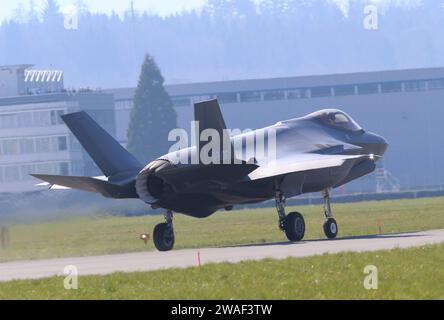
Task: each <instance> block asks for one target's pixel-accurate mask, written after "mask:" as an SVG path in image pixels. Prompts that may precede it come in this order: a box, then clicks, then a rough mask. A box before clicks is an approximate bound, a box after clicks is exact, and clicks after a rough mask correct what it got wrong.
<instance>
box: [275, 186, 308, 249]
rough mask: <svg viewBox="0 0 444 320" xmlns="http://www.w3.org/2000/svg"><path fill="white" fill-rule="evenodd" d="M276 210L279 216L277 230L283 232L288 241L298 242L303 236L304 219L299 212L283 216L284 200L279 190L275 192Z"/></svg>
mask: <svg viewBox="0 0 444 320" xmlns="http://www.w3.org/2000/svg"><path fill="white" fill-rule="evenodd" d="M275 201H276V210H277V212H278V215H279V228H280V229H281V230H282V231H284V232H285V235H286V236H287V238H288V240H290V241H300V240H302V238H304V234H305V221H304V217H303V216H302V215H301V214H300V213H299V212H291V213H289V214H288V215H286V214H285V198H284V195H283V194H282V192H281V191H280V190H279V188H276V190H275Z"/></svg>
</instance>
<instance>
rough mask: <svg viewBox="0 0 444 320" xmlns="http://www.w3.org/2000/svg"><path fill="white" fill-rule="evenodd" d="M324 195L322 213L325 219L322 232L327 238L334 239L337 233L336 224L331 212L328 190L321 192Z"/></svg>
mask: <svg viewBox="0 0 444 320" xmlns="http://www.w3.org/2000/svg"><path fill="white" fill-rule="evenodd" d="M322 195H323V197H324V215H325V219H326V221H325V222H324V233H325V235H326V237H327V238H328V239H334V238H336V236H337V235H338V224H337V223H336V220H335V219H334V218H333V212H332V210H331V205H330V190H329V189H325V190H324V191H323V193H322Z"/></svg>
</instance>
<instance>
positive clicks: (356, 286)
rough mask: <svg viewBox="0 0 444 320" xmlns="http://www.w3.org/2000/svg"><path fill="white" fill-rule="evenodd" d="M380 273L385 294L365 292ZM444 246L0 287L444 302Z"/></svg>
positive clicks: (13, 295) (3, 292)
mask: <svg viewBox="0 0 444 320" xmlns="http://www.w3.org/2000/svg"><path fill="white" fill-rule="evenodd" d="M366 265H375V266H376V267H377V268H378V289H377V290H366V289H365V288H364V286H363V283H364V277H365V276H366V275H365V274H364V267H365V266H366ZM443 266H444V245H443V244H441V245H434V246H425V247H419V248H412V249H404V250H400V249H395V250H390V251H376V252H367V253H340V254H333V255H331V254H325V255H322V256H314V257H306V258H288V259H285V260H271V259H268V260H262V261H247V262H241V263H237V264H230V263H221V264H209V265H204V266H202V267H201V268H198V267H193V268H187V269H170V270H163V271H152V272H137V273H115V274H111V275H107V276H85V277H82V276H80V277H79V279H78V284H79V288H78V290H69V291H68V290H65V289H64V286H63V278H61V277H52V278H48V279H42V280H28V281H12V282H5V283H0V299H444V285H443V283H444V268H443Z"/></svg>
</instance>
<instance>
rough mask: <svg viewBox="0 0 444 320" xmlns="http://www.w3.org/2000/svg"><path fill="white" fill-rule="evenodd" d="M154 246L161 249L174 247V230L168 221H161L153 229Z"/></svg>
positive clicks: (166, 249)
mask: <svg viewBox="0 0 444 320" xmlns="http://www.w3.org/2000/svg"><path fill="white" fill-rule="evenodd" d="M153 241H154V246H155V247H156V248H157V250H159V251H170V250H172V249H173V247H174V231H173V228H171V226H170V225H169V224H168V223H165V222H164V223H159V224H158V225H156V226H155V227H154V231H153Z"/></svg>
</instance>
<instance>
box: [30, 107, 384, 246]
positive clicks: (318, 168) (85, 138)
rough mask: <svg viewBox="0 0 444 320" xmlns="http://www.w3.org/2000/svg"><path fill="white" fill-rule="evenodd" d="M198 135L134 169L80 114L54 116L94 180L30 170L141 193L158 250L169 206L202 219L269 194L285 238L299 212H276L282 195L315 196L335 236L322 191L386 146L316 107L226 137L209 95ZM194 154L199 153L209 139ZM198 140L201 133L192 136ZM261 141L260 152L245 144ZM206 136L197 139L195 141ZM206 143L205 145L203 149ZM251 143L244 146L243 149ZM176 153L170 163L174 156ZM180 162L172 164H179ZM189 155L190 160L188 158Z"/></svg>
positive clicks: (170, 234) (112, 193)
mask: <svg viewBox="0 0 444 320" xmlns="http://www.w3.org/2000/svg"><path fill="white" fill-rule="evenodd" d="M194 110H195V121H196V123H198V129H196V132H195V134H196V139H198V140H195V141H197V142H196V143H195V144H194V146H192V147H187V148H183V149H181V150H177V151H174V152H171V153H168V154H166V155H163V156H161V157H159V158H158V159H155V160H153V161H152V162H150V163H149V164H148V165H146V166H143V165H142V164H140V163H139V161H137V160H136V159H135V158H134V157H133V156H132V155H131V154H130V153H129V152H128V151H127V150H126V149H124V148H123V147H122V146H121V145H120V144H119V143H118V142H117V141H116V140H114V139H113V138H112V137H111V136H110V135H109V134H108V133H107V132H106V131H105V130H103V129H102V128H101V127H100V126H99V125H97V124H96V123H95V122H94V121H93V120H92V119H91V118H90V117H89V116H88V115H87V114H86V113H85V112H76V113H71V114H66V115H64V116H62V118H63V120H64V122H65V123H66V125H67V126H68V127H69V128H70V130H71V131H72V132H73V134H74V135H75V136H76V137H77V139H78V140H79V142H80V143H81V144H82V146H83V147H84V148H85V149H86V151H87V152H88V153H89V155H90V156H91V158H92V159H93V160H94V161H95V163H96V164H97V166H98V167H99V168H100V169H101V171H102V172H103V174H104V176H103V177H74V176H55V175H42V174H34V175H33V176H34V177H36V178H38V179H41V180H43V181H45V182H46V184H47V185H49V186H50V188H73V189H79V190H84V191H90V192H96V193H100V194H102V195H103V196H105V197H109V198H118V199H124V198H133V199H140V200H142V201H144V202H145V203H147V204H149V205H151V206H152V207H153V208H163V209H165V214H164V217H165V222H164V223H160V224H158V225H156V227H155V228H154V231H153V240H154V244H155V246H156V248H157V249H158V250H160V251H168V250H171V249H172V248H173V246H174V230H173V212H177V213H183V214H186V215H190V216H193V217H197V218H204V217H208V216H210V215H211V214H213V213H214V212H216V211H217V210H219V209H225V210H231V209H232V208H233V206H234V205H239V204H247V203H257V202H261V201H266V200H270V199H273V198H274V200H275V204H276V208H277V213H278V217H279V228H280V229H281V230H282V231H284V232H285V234H286V236H287V238H288V240H290V241H300V240H301V239H302V238H303V237H304V233H305V222H304V218H303V216H302V215H301V214H300V213H298V212H291V213H289V214H286V213H285V199H286V198H290V197H294V196H297V195H300V194H304V193H310V192H322V194H323V197H324V215H325V219H326V220H325V223H324V232H325V235H326V236H327V237H328V238H330V239H332V238H335V237H336V235H337V233H338V226H337V223H336V221H335V219H334V218H333V213H332V210H331V206H330V190H331V188H336V187H339V186H341V185H343V184H345V183H347V182H350V181H352V180H354V179H357V178H359V177H361V176H364V175H366V174H369V173H371V172H372V171H374V170H375V167H376V165H375V162H376V161H377V160H378V159H379V158H381V157H382V155H383V154H384V152H385V151H386V149H387V146H388V144H387V142H386V140H385V139H384V138H382V137H380V136H378V135H376V134H374V133H370V132H367V131H365V130H364V129H362V128H361V127H360V126H359V125H358V124H357V123H356V122H355V121H354V120H353V119H352V118H351V117H350V116H348V115H347V114H346V113H345V112H342V111H340V110H334V109H327V110H321V111H318V112H315V113H312V114H309V115H307V116H305V117H302V118H296V119H291V120H286V121H281V122H278V123H276V124H274V125H272V126H269V127H267V128H263V129H258V130H254V131H251V132H244V133H240V134H238V135H231V136H230V134H229V132H228V131H227V130H226V126H225V122H224V119H223V117H222V114H221V111H220V108H219V104H218V102H217V100H210V101H205V102H200V103H196V104H195V105H194ZM208 132H210V133H213V134H214V133H217V134H219V137H220V141H218V143H216V144H213V146H219V149H218V148H217V147H215V148H211V149H210V151H208V150H207V151H208V153H207V155H209V156H210V158H211V159H213V160H214V159H219V160H220V161H212V162H211V161H210V162H209V163H208V161H207V160H205V161H204V160H203V159H201V154H202V150H205V148H206V147H208V145H209V144H210V142H211V143H213V142H215V141H211V139H214V136H212V138H208ZM205 133H207V135H206V139H201V134H203V135H205ZM259 137H261V139H263V140H264V142H265V143H264V145H265V147H264V148H263V150H262V151H263V152H257V150H255V149H254V148H253V152H251V150H250V151H249V145H253V146H254V147H256V146H258V145H259V142H260V141H259ZM204 140H206V141H204ZM207 149H208V148H207ZM250 149H251V148H250ZM178 159H179V161H178ZM180 159H181V161H180ZM193 159H198V160H197V162H196V161H194V162H193V161H192V160H193Z"/></svg>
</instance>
